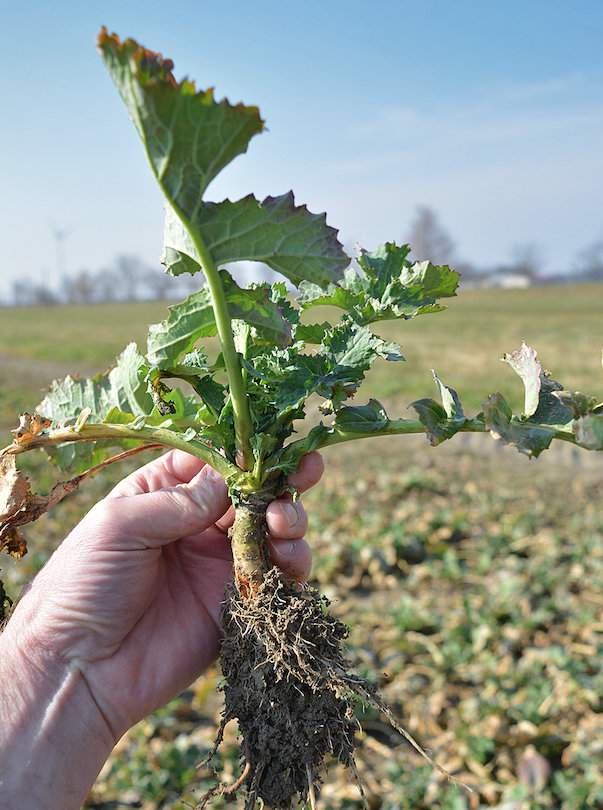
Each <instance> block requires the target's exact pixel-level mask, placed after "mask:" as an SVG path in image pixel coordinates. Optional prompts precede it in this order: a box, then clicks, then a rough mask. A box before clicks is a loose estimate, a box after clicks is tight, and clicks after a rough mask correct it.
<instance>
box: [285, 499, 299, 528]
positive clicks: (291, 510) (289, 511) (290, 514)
mask: <svg viewBox="0 0 603 810" xmlns="http://www.w3.org/2000/svg"><path fill="white" fill-rule="evenodd" d="M281 508H282V510H283V514H284V516H285V518H286V520H287V523H288V524H289V527H290V528H291V529H292V528H293V527H294V526H295V524H296V523H297V521H298V520H299V512H298V511H297V509H296V508H295V505H294V504H292V503H289V502H288V501H285V503H284V504H283V505H282V507H281Z"/></svg>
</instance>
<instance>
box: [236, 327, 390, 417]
mask: <svg viewBox="0 0 603 810" xmlns="http://www.w3.org/2000/svg"><path fill="white" fill-rule="evenodd" d="M377 357H384V358H386V359H389V360H402V359H403V358H402V356H401V355H400V354H399V352H398V347H397V346H396V345H395V344H393V343H388V342H386V341H385V340H383V339H382V338H380V337H377V335H374V334H373V333H372V332H371V331H370V329H367V328H366V327H364V326H358V324H355V323H353V322H351V321H342V323H340V324H338V325H337V326H335V327H331V329H330V330H329V331H328V332H327V334H325V337H324V340H323V342H322V343H321V345H320V346H319V348H318V351H317V352H316V353H315V354H303V353H302V352H301V351H300V348H299V345H297V346H294V347H291V348H290V349H286V350H283V351H274V352H272V353H270V354H260V355H258V356H257V357H254V358H252V359H251V360H250V361H248V362H247V368H248V369H249V371H250V374H251V375H252V379H253V378H254V379H255V385H256V386H257V388H258V401H260V402H261V401H262V400H263V399H265V400H266V401H267V402H269V403H270V404H272V405H273V406H275V407H276V409H277V411H278V412H281V411H287V410H289V409H296V408H298V407H299V406H300V405H302V404H303V403H304V401H305V400H306V399H307V398H308V397H309V396H310V395H311V394H319V395H320V396H322V397H325V399H327V400H328V401H329V407H328V408H327V409H326V410H327V411H328V412H330V411H331V410H335V409H336V408H337V407H338V406H339V404H341V402H343V401H344V400H345V399H347V398H348V397H350V396H353V394H354V392H355V391H356V390H357V388H358V386H359V385H360V382H361V381H362V379H363V378H364V375H365V373H366V371H368V369H369V368H370V366H371V365H372V363H373V361H374V360H375V359H376V358H377Z"/></svg>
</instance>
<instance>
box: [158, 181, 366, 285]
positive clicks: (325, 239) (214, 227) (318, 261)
mask: <svg viewBox="0 0 603 810" xmlns="http://www.w3.org/2000/svg"><path fill="white" fill-rule="evenodd" d="M187 224H188V225H189V226H190V227H192V228H193V229H194V230H195V231H196V232H197V233H198V234H199V235H200V236H201V238H202V240H203V243H204V244H205V246H206V248H207V249H208V250H209V252H210V253H211V255H212V257H213V260H214V261H215V262H216V264H218V265H224V264H229V263H231V262H240V261H256V262H263V263H264V264H267V265H268V266H269V267H271V268H272V269H273V270H275V271H276V272H277V273H281V274H282V275H283V276H285V277H286V278H288V279H289V281H291V282H293V284H296V285H298V284H299V283H300V282H301V281H303V280H307V281H311V282H313V283H315V284H318V285H321V286H324V285H326V284H328V283H329V282H332V281H336V280H337V279H339V278H341V274H342V271H343V269H344V268H345V267H347V265H348V264H349V262H350V260H349V258H348V257H347V256H346V255H345V253H344V252H343V247H342V246H341V244H340V242H339V240H338V239H337V231H336V229H335V228H332V227H330V226H329V225H327V223H326V215H325V214H312V213H310V211H308V209H307V208H306V206H305V205H299V206H296V205H295V199H294V197H293V192H291V191H290V192H288V193H287V194H282V195H281V196H280V197H266V198H265V199H264V200H263V201H262V202H260V201H259V200H257V199H256V198H255V197H254V196H253V194H248V195H247V196H246V197H243V198H242V199H241V200H237V201H236V202H231V200H223V201H222V202H219V203H212V202H207V203H202V204H201V205H200V207H199V210H198V214H197V216H196V217H195V218H194V219H193V220H191V221H189V222H188V223H187ZM164 244H165V249H164V255H163V257H162V262H163V264H164V265H165V267H166V269H167V270H168V272H170V273H172V274H173V275H180V274H181V273H195V272H198V271H199V270H200V269H201V268H200V265H201V262H200V260H199V257H198V255H197V251H196V250H195V246H194V244H193V241H192V239H191V237H190V235H189V233H188V232H187V230H186V229H185V227H184V226H183V224H182V222H181V221H180V219H179V217H178V216H177V215H176V214H175V213H174V211H173V210H172V209H171V208H170V207H169V206H168V207H167V208H166V219H165V235H164ZM191 260H192V261H191Z"/></svg>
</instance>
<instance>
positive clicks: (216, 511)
mask: <svg viewBox="0 0 603 810" xmlns="http://www.w3.org/2000/svg"><path fill="white" fill-rule="evenodd" d="M229 504H230V501H229V499H228V489H227V487H226V484H225V482H224V479H223V478H222V476H221V475H220V474H219V473H217V472H216V471H215V470H213V469H212V468H211V467H210V466H209V465H206V466H205V467H203V469H202V470H201V471H200V472H199V473H197V475H195V476H194V478H192V479H191V481H190V482H189V483H186V484H178V485H177V486H174V487H166V488H164V489H158V490H155V491H154V492H143V493H140V494H137V495H129V496H125V497H121V498H105V499H103V500H102V501H100V502H99V503H98V504H97V505H96V506H95V507H94V508H93V509H92V510H91V511H90V512H89V513H88V515H87V516H86V517H85V518H84V520H83V521H82V523H81V524H80V526H79V527H78V528H79V529H84V530H85V531H86V532H87V533H88V539H90V525H85V524H89V522H90V521H92V523H93V525H94V530H93V536H95V537H97V538H99V539H101V538H102V542H103V544H105V543H106V542H109V543H110V544H111V545H118V546H119V547H120V548H122V549H123V548H156V547H159V546H162V545H165V544H166V543H170V542H173V541H174V540H178V539H179V538H180V537H186V536H188V535H191V534H196V533H197V532H202V531H204V530H205V529H208V528H209V527H210V526H212V525H213V524H214V523H215V522H216V521H217V520H219V518H221V517H222V515H223V514H224V513H225V512H226V510H227V509H228V506H229Z"/></svg>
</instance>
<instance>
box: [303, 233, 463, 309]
mask: <svg viewBox="0 0 603 810" xmlns="http://www.w3.org/2000/svg"><path fill="white" fill-rule="evenodd" d="M409 253H410V248H409V246H408V245H402V246H398V245H396V244H395V243H394V242H387V243H386V244H385V245H383V246H381V247H379V248H377V250H376V251H374V252H373V253H367V252H366V251H362V252H361V254H360V257H359V259H358V263H359V265H360V268H361V273H360V274H357V273H355V272H354V270H352V269H348V270H347V271H346V273H345V275H344V279H343V281H342V282H341V283H339V284H330V285H329V287H328V288H327V289H326V291H323V290H322V289H321V288H320V287H318V286H316V285H313V284H308V283H304V284H302V285H301V286H300V304H301V306H302V309H307V308H309V307H312V306H334V307H338V308H339V309H343V310H345V311H346V312H348V313H349V314H350V317H351V318H353V319H354V321H356V323H359V324H364V325H366V324H369V323H374V322H377V321H383V320H391V319H397V318H403V319H406V320H408V319H410V318H415V317H416V316H417V315H423V314H426V313H430V312H439V311H440V310H441V309H443V307H442V306H441V305H439V304H438V303H437V301H438V299H440V298H449V297H451V296H454V295H456V289H457V286H458V282H459V274H458V273H456V272H454V271H453V270H451V269H450V268H449V267H446V266H436V265H433V264H431V263H430V262H415V263H411V262H410V261H409V259H408V255H409Z"/></svg>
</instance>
